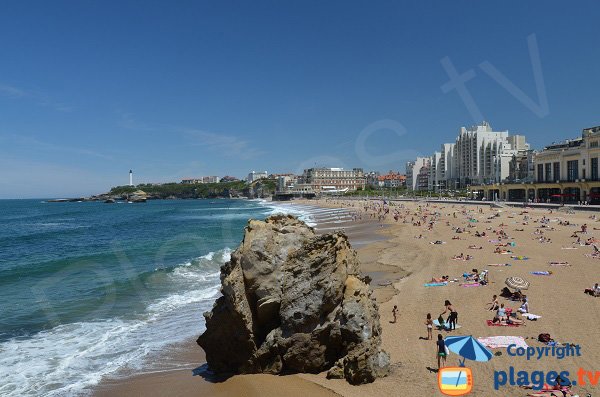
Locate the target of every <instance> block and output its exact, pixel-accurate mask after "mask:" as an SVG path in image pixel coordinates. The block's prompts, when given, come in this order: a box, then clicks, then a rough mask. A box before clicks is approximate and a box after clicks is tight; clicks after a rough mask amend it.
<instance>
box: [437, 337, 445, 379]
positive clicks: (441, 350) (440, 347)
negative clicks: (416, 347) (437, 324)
mask: <svg viewBox="0 0 600 397" xmlns="http://www.w3.org/2000/svg"><path fill="white" fill-rule="evenodd" d="M435 351H436V357H437V364H438V370H439V369H440V367H441V365H440V362H443V363H444V366H446V342H444V338H443V337H442V334H438V340H437V342H435Z"/></svg>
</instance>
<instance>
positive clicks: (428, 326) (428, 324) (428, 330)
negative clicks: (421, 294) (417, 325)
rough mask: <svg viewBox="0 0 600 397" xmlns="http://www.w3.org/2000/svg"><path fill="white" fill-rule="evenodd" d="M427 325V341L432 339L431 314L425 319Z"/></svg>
mask: <svg viewBox="0 0 600 397" xmlns="http://www.w3.org/2000/svg"><path fill="white" fill-rule="evenodd" d="M425 325H427V340H432V339H433V320H432V319H431V313H427V319H426V320H425Z"/></svg>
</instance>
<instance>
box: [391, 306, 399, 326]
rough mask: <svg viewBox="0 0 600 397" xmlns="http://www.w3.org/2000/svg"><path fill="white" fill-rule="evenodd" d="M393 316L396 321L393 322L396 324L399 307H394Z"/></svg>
mask: <svg viewBox="0 0 600 397" xmlns="http://www.w3.org/2000/svg"><path fill="white" fill-rule="evenodd" d="M392 316H394V321H392V323H394V324H396V320H397V318H396V316H398V305H394V308H393V309H392Z"/></svg>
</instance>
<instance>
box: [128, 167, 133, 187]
mask: <svg viewBox="0 0 600 397" xmlns="http://www.w3.org/2000/svg"><path fill="white" fill-rule="evenodd" d="M129 186H133V171H132V170H129Z"/></svg>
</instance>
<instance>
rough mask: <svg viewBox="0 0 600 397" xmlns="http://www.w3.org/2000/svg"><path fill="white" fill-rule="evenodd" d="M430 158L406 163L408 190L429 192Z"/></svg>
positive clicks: (419, 158) (421, 158)
mask: <svg viewBox="0 0 600 397" xmlns="http://www.w3.org/2000/svg"><path fill="white" fill-rule="evenodd" d="M430 161H431V160H430V158H429V157H417V158H416V159H415V160H414V161H409V162H408V163H406V188H407V189H408V190H427V187H428V185H429V164H430Z"/></svg>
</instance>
